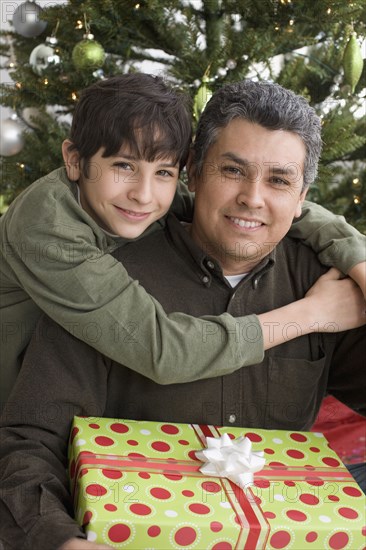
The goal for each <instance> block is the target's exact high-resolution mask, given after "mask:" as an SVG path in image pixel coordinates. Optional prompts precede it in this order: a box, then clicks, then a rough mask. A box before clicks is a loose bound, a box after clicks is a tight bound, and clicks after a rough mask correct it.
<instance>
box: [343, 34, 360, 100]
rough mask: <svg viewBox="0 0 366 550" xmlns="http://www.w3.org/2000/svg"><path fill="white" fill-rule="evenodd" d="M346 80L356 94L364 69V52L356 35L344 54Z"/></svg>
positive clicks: (352, 37)
mask: <svg viewBox="0 0 366 550" xmlns="http://www.w3.org/2000/svg"><path fill="white" fill-rule="evenodd" d="M342 64H343V70H344V80H345V82H346V84H349V86H351V92H352V93H354V91H355V88H356V85H357V83H358V81H359V80H360V78H361V74H362V69H363V59H362V51H361V48H360V45H359V43H358V42H357V38H356V33H352V34H351V37H350V39H349V41H348V42H347V45H346V48H345V50H344V54H343V62H342Z"/></svg>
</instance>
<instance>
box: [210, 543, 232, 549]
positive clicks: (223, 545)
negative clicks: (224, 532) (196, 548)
mask: <svg viewBox="0 0 366 550" xmlns="http://www.w3.org/2000/svg"><path fill="white" fill-rule="evenodd" d="M212 550H233V547H232V546H231V544H230V543H229V542H218V543H217V544H215V546H213V547H212Z"/></svg>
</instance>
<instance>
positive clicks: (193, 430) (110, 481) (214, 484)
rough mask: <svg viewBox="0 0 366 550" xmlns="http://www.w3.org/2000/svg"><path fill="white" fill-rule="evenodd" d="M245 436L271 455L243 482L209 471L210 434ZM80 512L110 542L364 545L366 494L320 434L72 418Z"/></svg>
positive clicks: (92, 531)
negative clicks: (205, 456) (204, 456)
mask: <svg viewBox="0 0 366 550" xmlns="http://www.w3.org/2000/svg"><path fill="white" fill-rule="evenodd" d="M224 433H227V434H229V436H230V438H231V439H236V438H238V437H239V436H247V437H248V438H249V439H250V440H251V441H252V442H253V449H254V450H258V451H260V450H262V451H264V456H265V457H266V464H265V466H264V468H263V470H262V471H260V472H258V473H256V474H255V475H254V483H253V485H252V486H251V487H246V488H245V490H244V489H242V488H239V487H238V486H237V485H236V484H234V483H232V482H231V481H229V480H228V479H223V478H219V477H206V476H204V475H203V474H202V473H201V472H200V471H199V467H200V466H201V463H200V462H199V461H198V460H197V458H196V455H195V451H198V450H200V449H202V448H204V447H205V444H206V437H207V436H213V437H220V435H221V434H224ZM69 455H70V456H69V458H70V462H69V464H70V479H71V491H72V494H73V498H74V505H75V514H76V519H77V521H78V523H79V524H80V525H82V526H83V528H84V529H85V532H86V533H87V537H88V540H91V541H96V542H99V543H104V544H108V545H110V546H111V547H113V548H130V549H132V548H133V549H164V550H166V549H168V548H178V549H181V548H196V549H198V550H199V549H212V550H230V549H234V548H235V549H236V548H237V549H250V550H253V549H255V548H267V549H278V548H291V549H294V550H295V549H298V550H304V549H306V548H309V549H314V550H315V549H316V550H317V549H320V548H330V549H343V548H349V549H352V550H355V549H363V548H365V535H366V527H365V523H366V522H365V498H364V494H363V493H362V492H361V490H360V489H359V487H358V485H357V484H356V483H355V482H354V480H353V478H352V476H350V474H349V473H348V471H347V469H346V468H345V467H344V466H343V465H342V463H341V461H340V459H339V458H338V457H337V455H336V454H335V453H334V452H333V451H332V450H331V449H330V448H329V446H328V443H327V441H326V439H325V438H324V436H323V435H322V434H319V433H310V432H291V431H279V430H259V429H258V430H252V429H250V430H248V429H245V428H232V427H222V428H221V427H220V428H217V427H214V426H202V425H188V424H173V423H164V422H143V421H133V420H114V419H108V418H98V419H95V418H85V417H75V419H74V424H73V428H72V432H71V436H70V446H69Z"/></svg>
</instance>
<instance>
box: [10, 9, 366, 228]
mask: <svg viewBox="0 0 366 550" xmlns="http://www.w3.org/2000/svg"><path fill="white" fill-rule="evenodd" d="M12 5H14V2H12ZM28 15H30V16H29V17H28ZM11 24H12V26H11V30H10V31H6V32H5V31H3V32H2V43H1V50H0V54H1V55H2V56H3V59H5V60H6V61H5V66H6V67H7V68H8V70H9V74H10V77H11V79H12V82H9V83H5V84H2V85H1V88H2V100H1V102H2V104H3V105H6V106H8V107H10V108H11V109H12V110H13V112H14V116H16V115H17V119H16V120H13V119H8V120H5V121H3V125H2V131H1V133H2V136H1V137H2V145H1V151H0V153H1V157H0V158H1V165H2V178H1V188H0V193H1V196H2V198H3V200H5V202H7V203H9V202H10V201H11V200H13V198H14V197H15V196H16V195H17V194H18V193H19V192H20V191H21V190H22V189H24V188H25V187H26V186H28V185H29V184H30V183H32V182H33V181H34V180H35V179H37V178H38V177H40V176H42V175H44V174H46V173H47V172H49V171H51V170H53V169H54V168H56V167H58V166H59V165H61V164H62V158H61V147H60V146H61V142H62V140H63V139H64V138H65V137H66V136H67V135H68V129H69V125H70V119H71V116H72V112H73V109H74V106H75V103H76V101H77V99H78V96H79V93H80V90H81V89H82V88H84V87H85V86H88V85H89V84H91V83H92V82H94V81H96V80H98V79H103V78H106V77H108V76H111V75H114V74H117V73H125V72H129V71H139V70H140V71H143V72H153V73H155V74H162V75H164V76H165V77H166V78H167V79H168V80H170V81H171V83H172V84H173V85H174V86H177V87H179V88H180V89H182V90H184V91H186V92H187V93H188V94H190V95H191V97H192V105H193V107H194V109H193V114H192V116H193V117H197V116H198V115H199V112H200V111H201V109H202V108H203V106H204V104H205V102H206V100H207V98H208V97H209V95H210V93H211V92H213V91H215V90H216V89H218V88H219V87H220V86H222V85H223V84H224V83H226V82H232V81H236V80H239V79H242V78H255V79H270V80H273V81H277V82H279V83H280V84H282V85H283V86H285V87H287V88H290V89H292V90H293V91H294V92H296V93H299V94H302V95H304V96H305V97H306V98H307V99H308V100H309V102H310V103H311V104H312V105H313V106H314V107H315V108H316V110H317V112H318V114H319V115H320V116H321V117H322V120H323V139H324V152H323V155H322V162H321V167H320V173H319V177H318V180H317V182H316V184H315V185H314V186H313V187H312V188H311V190H310V198H311V199H312V200H314V201H316V202H319V203H320V204H323V205H324V206H326V207H327V208H329V209H331V210H333V211H334V212H336V213H339V214H343V215H345V216H346V218H347V220H348V221H350V222H351V223H352V224H354V225H355V226H356V227H358V228H359V229H360V230H361V231H363V232H365V233H366V164H365V143H366V132H365V121H364V120H363V119H362V114H364V113H362V109H364V102H365V89H364V87H365V79H364V76H365V69H364V68H363V60H362V53H361V44H362V41H363V40H364V36H365V27H366V4H365V2H364V0H317V1H316V2H312V1H310V0H164V1H161V0H141V1H140V2H135V1H130V0H84V1H82V0H69V1H68V2H67V3H66V4H60V5H55V4H53V3H50V4H47V6H44V8H43V9H41V6H40V5H37V4H36V3H34V2H29V1H27V2H23V3H21V2H19V5H18V7H17V9H16V10H15V11H14V13H13V14H12V20H11ZM23 128H25V130H23Z"/></svg>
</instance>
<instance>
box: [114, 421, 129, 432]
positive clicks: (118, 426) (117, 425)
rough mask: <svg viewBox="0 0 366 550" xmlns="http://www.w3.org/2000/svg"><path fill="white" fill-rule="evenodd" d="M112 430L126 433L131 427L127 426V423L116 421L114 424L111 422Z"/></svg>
mask: <svg viewBox="0 0 366 550" xmlns="http://www.w3.org/2000/svg"><path fill="white" fill-rule="evenodd" d="M111 430H112V432H116V433H118V434H125V433H126V432H129V431H130V428H129V427H128V426H126V424H121V423H120V422H115V423H114V424H111Z"/></svg>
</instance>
